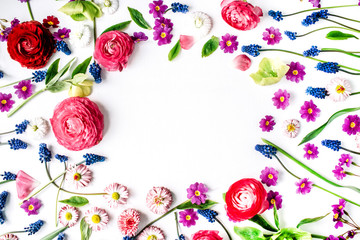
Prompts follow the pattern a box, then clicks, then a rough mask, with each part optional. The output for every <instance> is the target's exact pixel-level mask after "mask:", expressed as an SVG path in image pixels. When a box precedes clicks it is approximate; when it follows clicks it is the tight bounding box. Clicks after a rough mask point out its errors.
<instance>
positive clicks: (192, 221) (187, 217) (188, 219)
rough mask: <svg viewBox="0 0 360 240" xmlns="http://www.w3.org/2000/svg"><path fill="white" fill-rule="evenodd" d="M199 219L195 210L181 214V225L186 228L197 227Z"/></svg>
mask: <svg viewBox="0 0 360 240" xmlns="http://www.w3.org/2000/svg"><path fill="white" fill-rule="evenodd" d="M198 219H199V217H198V215H197V213H196V212H195V211H194V209H186V210H184V211H181V212H179V223H182V224H183V225H184V226H185V227H191V226H195V225H196V220H198Z"/></svg>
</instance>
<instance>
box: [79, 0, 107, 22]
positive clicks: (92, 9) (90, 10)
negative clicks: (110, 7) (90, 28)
mask: <svg viewBox="0 0 360 240" xmlns="http://www.w3.org/2000/svg"><path fill="white" fill-rule="evenodd" d="M83 4H84V11H83V14H84V16H85V17H86V18H87V19H89V20H94V18H99V17H101V16H102V11H101V8H100V7H99V6H98V5H96V4H95V3H93V2H91V1H83Z"/></svg>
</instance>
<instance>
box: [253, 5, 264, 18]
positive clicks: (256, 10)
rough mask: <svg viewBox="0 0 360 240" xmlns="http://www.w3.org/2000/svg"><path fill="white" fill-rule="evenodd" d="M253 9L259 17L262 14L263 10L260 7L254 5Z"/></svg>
mask: <svg viewBox="0 0 360 240" xmlns="http://www.w3.org/2000/svg"><path fill="white" fill-rule="evenodd" d="M253 11H254V13H255V14H256V15H258V16H259V17H262V16H263V11H262V9H261V8H259V7H254V9H253Z"/></svg>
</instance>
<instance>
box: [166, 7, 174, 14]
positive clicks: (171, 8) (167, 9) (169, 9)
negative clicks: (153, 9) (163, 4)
mask: <svg viewBox="0 0 360 240" xmlns="http://www.w3.org/2000/svg"><path fill="white" fill-rule="evenodd" d="M172 9H173V8H168V9H166V11H165V12H164V14H165V13H167V12H168V11H170V10H172Z"/></svg>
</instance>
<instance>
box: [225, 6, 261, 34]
mask: <svg viewBox="0 0 360 240" xmlns="http://www.w3.org/2000/svg"><path fill="white" fill-rule="evenodd" d="M221 8H222V10H221V15H222V18H223V19H224V21H225V22H226V23H227V24H229V25H230V26H232V27H233V28H236V29H238V30H242V31H244V30H245V31H246V30H251V29H253V28H255V27H256V26H257V24H258V23H259V22H260V17H262V15H263V13H262V10H261V8H259V7H254V6H253V5H251V4H250V3H247V2H244V1H243V0H223V1H222V3H221Z"/></svg>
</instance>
